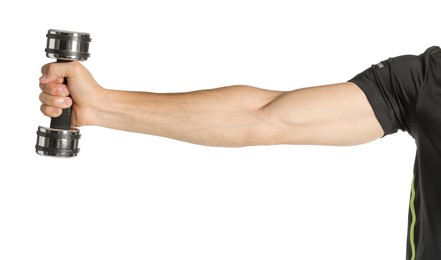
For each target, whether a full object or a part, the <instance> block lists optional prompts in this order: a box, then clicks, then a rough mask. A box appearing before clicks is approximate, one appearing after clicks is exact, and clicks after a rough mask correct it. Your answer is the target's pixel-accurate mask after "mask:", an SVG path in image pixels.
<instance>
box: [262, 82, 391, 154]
mask: <svg viewBox="0 0 441 260" xmlns="http://www.w3.org/2000/svg"><path fill="white" fill-rule="evenodd" d="M261 113H262V116H263V117H264V120H262V122H264V123H262V124H261V126H260V127H259V128H260V129H259V130H258V131H257V132H258V133H259V134H260V137H261V138H264V139H266V141H264V142H267V143H273V144H312V145H338V146H340V145H342V146H343V145H357V144H362V143H366V142H370V141H373V140H375V139H378V138H380V137H382V136H383V135H384V131H383V129H382V127H381V125H380V123H379V121H378V120H377V118H376V116H375V114H374V112H373V109H372V107H371V105H370V103H369V101H368V100H367V98H366V95H365V94H364V92H363V91H362V90H361V89H360V88H359V87H358V86H357V85H356V84H354V83H352V82H345V83H339V84H332V85H324V86H317V87H309V88H302V89H297V90H293V91H290V92H283V93H281V94H280V95H278V96H277V97H275V98H274V99H273V100H272V101H271V102H269V103H268V104H267V105H266V106H265V107H263V108H262V109H261Z"/></svg>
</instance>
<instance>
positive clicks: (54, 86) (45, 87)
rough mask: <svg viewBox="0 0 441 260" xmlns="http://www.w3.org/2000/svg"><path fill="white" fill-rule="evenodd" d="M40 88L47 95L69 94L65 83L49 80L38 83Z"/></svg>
mask: <svg viewBox="0 0 441 260" xmlns="http://www.w3.org/2000/svg"><path fill="white" fill-rule="evenodd" d="M40 89H41V90H42V91H43V92H44V93H47V94H49V95H52V96H64V97H66V96H69V94H70V93H69V89H68V88H67V86H66V85H64V84H60V83H55V82H49V83H40Z"/></svg>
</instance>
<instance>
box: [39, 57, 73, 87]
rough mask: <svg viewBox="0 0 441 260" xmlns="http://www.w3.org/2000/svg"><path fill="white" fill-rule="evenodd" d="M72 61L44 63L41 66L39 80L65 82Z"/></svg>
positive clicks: (43, 81)
mask: <svg viewBox="0 0 441 260" xmlns="http://www.w3.org/2000/svg"><path fill="white" fill-rule="evenodd" d="M69 63H70V62H68V63H66V62H62V63H60V62H52V63H48V64H45V65H43V67H41V74H42V76H41V77H40V79H39V81H40V82H41V83H48V82H52V81H55V82H57V83H63V80H64V78H65V77H68V75H69V65H70V64H69Z"/></svg>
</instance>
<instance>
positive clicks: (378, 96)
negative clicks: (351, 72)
mask: <svg viewBox="0 0 441 260" xmlns="http://www.w3.org/2000/svg"><path fill="white" fill-rule="evenodd" d="M434 51H440V49H439V48H438V47H436V46H434V47H430V48H429V49H427V50H426V51H425V52H424V53H423V54H421V55H403V56H398V57H394V58H389V59H387V60H384V61H382V62H380V63H378V64H375V65H372V66H371V67H370V68H368V69H366V70H365V71H363V72H362V73H360V74H358V75H357V76H355V77H354V78H352V79H351V80H349V81H350V82H353V83H355V84H356V85H357V86H359V87H360V88H361V89H362V90H363V92H364V93H365V95H366V97H367V99H368V101H369V103H370V104H371V106H372V109H373V110H374V113H375V115H376V117H377V119H378V121H379V123H380V125H381V126H382V128H383V130H384V133H385V135H388V134H392V133H395V132H397V131H398V130H403V131H407V132H408V133H409V134H411V135H412V136H413V129H414V116H415V104H416V102H417V99H418V93H419V91H420V89H421V86H422V85H423V84H424V81H425V78H426V77H427V71H428V68H427V67H428V64H429V61H428V57H429V56H430V54H431V53H432V52H434Z"/></svg>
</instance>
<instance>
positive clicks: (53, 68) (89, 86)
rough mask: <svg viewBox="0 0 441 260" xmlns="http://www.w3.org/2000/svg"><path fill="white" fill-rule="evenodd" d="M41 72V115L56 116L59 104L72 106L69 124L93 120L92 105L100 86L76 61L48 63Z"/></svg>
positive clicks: (60, 105) (59, 113) (59, 107)
mask: <svg viewBox="0 0 441 260" xmlns="http://www.w3.org/2000/svg"><path fill="white" fill-rule="evenodd" d="M41 73H42V76H41V77H40V79H39V81H40V88H41V90H42V92H41V93H40V101H41V103H42V105H41V107H40V110H41V112H42V113H43V114H44V115H46V116H49V117H58V116H59V115H61V112H62V109H63V108H68V107H70V106H72V118H71V121H72V126H82V125H91V124H93V122H94V114H95V113H94V107H95V105H96V104H97V102H98V101H99V98H98V97H99V96H100V93H101V92H102V90H103V88H102V87H101V86H99V85H98V83H97V82H96V81H95V79H94V78H93V76H92V75H91V74H90V72H89V71H88V70H87V69H86V68H85V67H84V66H83V65H82V64H81V63H80V62H78V61H72V62H63V63H49V64H46V65H44V66H43V67H42V68H41ZM64 78H67V86H66V85H65V84H63V80H64Z"/></svg>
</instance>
